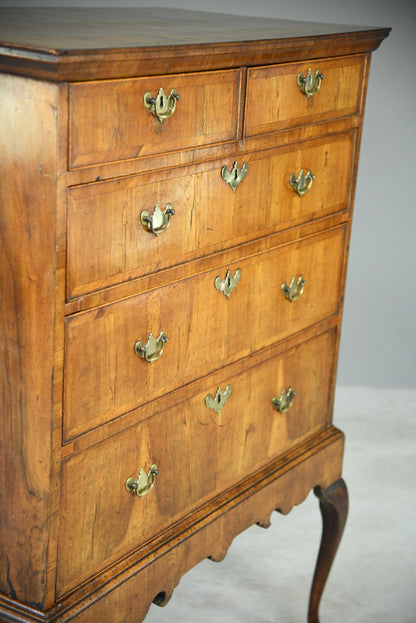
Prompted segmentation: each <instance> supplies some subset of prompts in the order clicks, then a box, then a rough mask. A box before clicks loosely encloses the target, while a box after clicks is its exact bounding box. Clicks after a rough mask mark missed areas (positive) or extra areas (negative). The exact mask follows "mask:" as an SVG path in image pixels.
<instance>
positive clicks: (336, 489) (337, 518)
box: [308, 479, 348, 623]
mask: <svg viewBox="0 0 416 623" xmlns="http://www.w3.org/2000/svg"><path fill="white" fill-rule="evenodd" d="M314 493H315V495H316V496H317V497H318V498H319V506H320V509H321V514H322V524H323V525H322V539H321V546H320V548H319V554H318V560H317V563H316V568H315V575H314V578H313V582H312V589H311V596H310V601H309V612H308V623H319V616H318V610H319V604H320V601H321V597H322V593H323V591H324V588H325V584H326V581H327V579H328V575H329V572H330V570H331V566H332V563H333V561H334V558H335V554H336V552H337V549H338V545H339V543H340V541H341V537H342V533H343V532H344V527H345V522H346V520H347V514H348V491H347V487H346V485H345V482H344V481H343V480H342V479H340V480H337V481H336V482H334V483H333V484H332V485H331V486H330V487H328V488H327V489H324V490H322V489H321V487H315V489H314Z"/></svg>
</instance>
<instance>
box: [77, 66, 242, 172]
mask: <svg viewBox="0 0 416 623" xmlns="http://www.w3.org/2000/svg"><path fill="white" fill-rule="evenodd" d="M239 85H240V71H239V70H228V71H212V72H205V73H198V74H177V75H175V74H173V75H168V76H155V77H153V76H152V77H145V78H134V79H125V80H102V81H98V82H80V83H72V84H71V85H70V98H69V102H70V104H69V130H70V157H69V160H70V167H80V166H85V165H91V164H99V163H102V162H111V161H116V160H125V159H130V158H138V157H139V156H148V155H151V154H158V153H162V152H170V151H176V150H179V149H190V148H192V147H200V146H203V145H209V144H213V143H219V142H222V141H231V140H234V139H235V138H236V132H237V120H238V97H239ZM160 89H163V93H164V95H162V97H164V98H165V101H167V100H168V97H169V95H170V93H171V91H172V90H176V91H177V94H178V95H179V96H180V99H179V101H177V103H176V104H175V108H174V110H173V114H172V115H171V116H170V117H167V118H164V119H162V120H159V118H157V117H156V116H155V115H153V114H152V112H151V111H150V110H149V109H148V108H147V107H146V106H145V103H144V101H145V95H146V94H148V93H149V94H150V95H149V97H153V99H155V98H156V96H157V95H158V93H159V90H160ZM162 103H163V102H162Z"/></svg>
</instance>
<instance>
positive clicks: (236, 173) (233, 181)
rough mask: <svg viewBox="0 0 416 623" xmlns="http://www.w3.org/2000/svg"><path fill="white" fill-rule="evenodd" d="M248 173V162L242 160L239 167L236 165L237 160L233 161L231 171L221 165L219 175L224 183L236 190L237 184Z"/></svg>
mask: <svg viewBox="0 0 416 623" xmlns="http://www.w3.org/2000/svg"><path fill="white" fill-rule="evenodd" d="M247 173H248V163H247V162H244V164H243V166H242V167H241V169H240V168H239V166H238V163H237V162H234V165H233V168H232V169H231V171H229V170H228V169H227V167H225V166H224V167H222V169H221V177H222V179H223V180H224V182H225V183H226V184H228V185H229V186H230V188H232V190H233V191H234V192H235V191H236V190H237V187H238V185H239V184H240V183H241V182H242V181H243V179H244V178H245V176H246V175H247Z"/></svg>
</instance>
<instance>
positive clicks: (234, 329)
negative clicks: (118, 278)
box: [64, 227, 345, 439]
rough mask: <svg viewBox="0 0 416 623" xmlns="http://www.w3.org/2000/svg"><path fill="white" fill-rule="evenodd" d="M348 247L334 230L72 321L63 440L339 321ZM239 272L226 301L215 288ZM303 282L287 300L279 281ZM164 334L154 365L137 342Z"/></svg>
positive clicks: (69, 324) (68, 326)
mask: <svg viewBox="0 0 416 623" xmlns="http://www.w3.org/2000/svg"><path fill="white" fill-rule="evenodd" d="M344 243H345V229H344V227H341V228H336V229H334V230H330V231H329V232H324V233H323V234H320V235H319V236H313V237H311V238H306V239H303V240H302V241H301V242H297V243H294V244H293V245H285V246H284V247H282V248H277V249H272V250H271V251H269V252H268V253H264V254H260V255H255V256H254V257H252V258H247V259H239V260H238V261H234V262H233V263H232V264H231V263H230V264H228V265H227V266H222V267H216V268H214V269H212V270H211V271H209V272H207V273H203V274H201V275H197V276H195V277H193V278H192V279H189V280H184V281H179V282H176V283H172V284H170V285H169V286H166V287H165V288H161V289H159V288H157V289H155V290H152V291H150V292H146V293H144V294H141V295H138V296H137V297H132V298H129V299H126V300H123V301H120V302H117V303H114V304H112V305H109V306H105V307H101V308H99V309H98V310H97V309H93V310H91V311H90V312H85V313H83V314H80V315H74V316H71V317H70V318H68V319H67V322H66V361H65V383H66V386H67V387H70V388H71V391H70V392H67V393H66V395H65V407H64V439H70V438H71V437H73V436H74V435H75V434H79V433H82V432H84V431H85V430H88V428H90V427H91V426H97V425H99V424H102V423H104V422H106V421H109V420H111V419H112V418H114V417H117V416H119V415H122V414H123V413H125V412H127V411H129V410H131V409H132V408H135V407H137V406H139V405H140V404H145V403H146V402H148V401H149V400H154V399H156V398H158V397H160V396H163V395H164V394H166V393H167V392H170V391H172V390H174V389H175V388H177V387H178V386H180V385H182V384H183V383H189V382H191V381H193V380H195V379H196V378H199V377H201V376H204V375H206V374H208V373H209V372H213V371H214V370H215V369H217V368H218V367H219V366H220V365H228V364H230V363H232V362H233V361H236V360H237V359H240V358H242V357H244V356H247V355H248V354H250V353H252V352H255V351H257V350H261V349H263V348H266V347H267V346H269V345H271V344H273V343H274V342H276V341H278V340H280V339H282V338H285V337H287V336H289V335H291V334H294V333H297V332H299V331H301V330H302V329H306V328H307V327H308V326H309V325H312V324H315V323H316V322H319V321H320V320H323V319H324V318H328V317H330V316H332V315H334V314H336V313H337V311H338V307H339V301H340V296H341V290H340V285H341V281H340V277H341V268H342V259H343V254H342V249H343V247H344ZM237 269H239V270H241V279H240V281H239V282H238V284H237V286H236V289H235V291H234V292H232V293H231V295H230V297H229V299H227V298H226V296H224V295H223V294H222V293H220V292H218V290H216V289H215V286H214V282H215V279H216V277H217V276H219V277H220V278H221V279H224V278H225V276H226V273H227V270H230V272H231V274H232V275H234V274H235V272H236V270H237ZM300 275H303V276H304V278H305V279H306V281H307V284H306V286H305V289H304V293H303V295H302V296H301V298H300V299H299V300H298V301H295V302H294V303H291V302H290V301H288V300H287V299H286V298H285V297H284V295H283V293H282V284H283V283H284V282H287V283H289V282H290V281H291V279H292V277H295V278H296V279H298V278H299V276H300ZM178 301H180V304H179V305H178ZM236 318H239V322H236ZM242 327H244V330H242ZM161 331H165V332H166V334H167V336H168V338H169V342H168V343H167V344H166V346H165V348H164V351H163V354H162V356H161V357H160V359H158V360H157V361H155V362H153V363H152V364H151V365H150V364H149V363H148V362H146V361H144V360H142V359H139V358H138V357H137V356H136V355H135V353H134V345H135V343H136V341H137V340H141V341H142V342H146V341H147V338H148V336H149V334H150V333H152V334H153V335H154V337H158V336H159V334H160V332H161ZM120 381H122V382H120ZM137 387H140V391H139V392H138V391H137Z"/></svg>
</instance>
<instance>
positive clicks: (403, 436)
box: [146, 387, 416, 623]
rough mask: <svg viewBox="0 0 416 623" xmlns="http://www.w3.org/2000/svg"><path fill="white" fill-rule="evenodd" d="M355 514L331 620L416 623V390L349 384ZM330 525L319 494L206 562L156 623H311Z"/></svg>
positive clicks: (339, 404)
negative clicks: (316, 573)
mask: <svg viewBox="0 0 416 623" xmlns="http://www.w3.org/2000/svg"><path fill="white" fill-rule="evenodd" d="M334 419H335V423H336V424H337V426H339V428H342V430H344V432H345V433H346V435H347V445H346V452H345V463H344V478H345V480H346V482H347V485H348V488H349V493H350V512H349V519H348V523H347V528H346V531H345V534H344V538H343V541H342V543H341V546H340V549H339V551H338V554H337V558H336V560H335V563H334V567H333V570H332V572H331V576H330V578H329V581H328V584H327V588H326V592H325V594H324V597H323V601H322V605H321V622H322V623H415V622H416V539H415V537H416V528H415V526H416V521H415V515H416V512H415V511H416V504H415V491H416V487H415V484H416V476H415V473H416V460H415V458H416V390H406V389H404V390H398V389H395V390H380V389H369V388H354V387H339V388H338V389H337V394H336V404H335V418H334ZM320 532H321V519H320V514H319V510H318V506H317V500H316V498H315V497H314V495H313V494H311V495H309V497H308V498H307V500H306V501H305V502H304V503H303V504H301V505H300V506H299V507H296V508H294V509H293V511H292V512H291V513H290V514H289V515H288V516H286V517H283V516H281V515H279V514H278V513H274V515H273V517H272V526H271V527H270V528H269V529H268V530H264V529H262V528H259V527H257V526H253V527H252V528H250V529H249V530H248V531H247V532H245V533H244V534H242V535H240V536H239V537H237V538H236V539H235V541H234V542H233V544H232V546H231V548H230V549H229V551H228V554H227V556H226V558H225V560H224V561H223V562H221V563H214V562H211V561H208V560H206V561H203V562H202V563H201V564H200V565H198V566H197V567H195V568H194V569H193V570H192V571H190V572H189V573H188V574H187V575H186V576H184V577H183V578H182V580H181V582H180V584H179V586H178V587H177V588H176V590H175V592H174V594H173V597H172V599H171V600H170V602H169V603H168V604H167V605H166V606H165V607H164V608H159V607H157V606H155V605H152V607H151V609H150V611H149V614H148V616H147V618H146V623H196V622H198V623H212V622H213V621H216V622H217V623H304V622H305V621H306V605H307V600H308V594H309V585H310V581H311V577H312V572H313V568H314V564H315V558H316V554H317V551H318V546H319V540H320Z"/></svg>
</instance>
